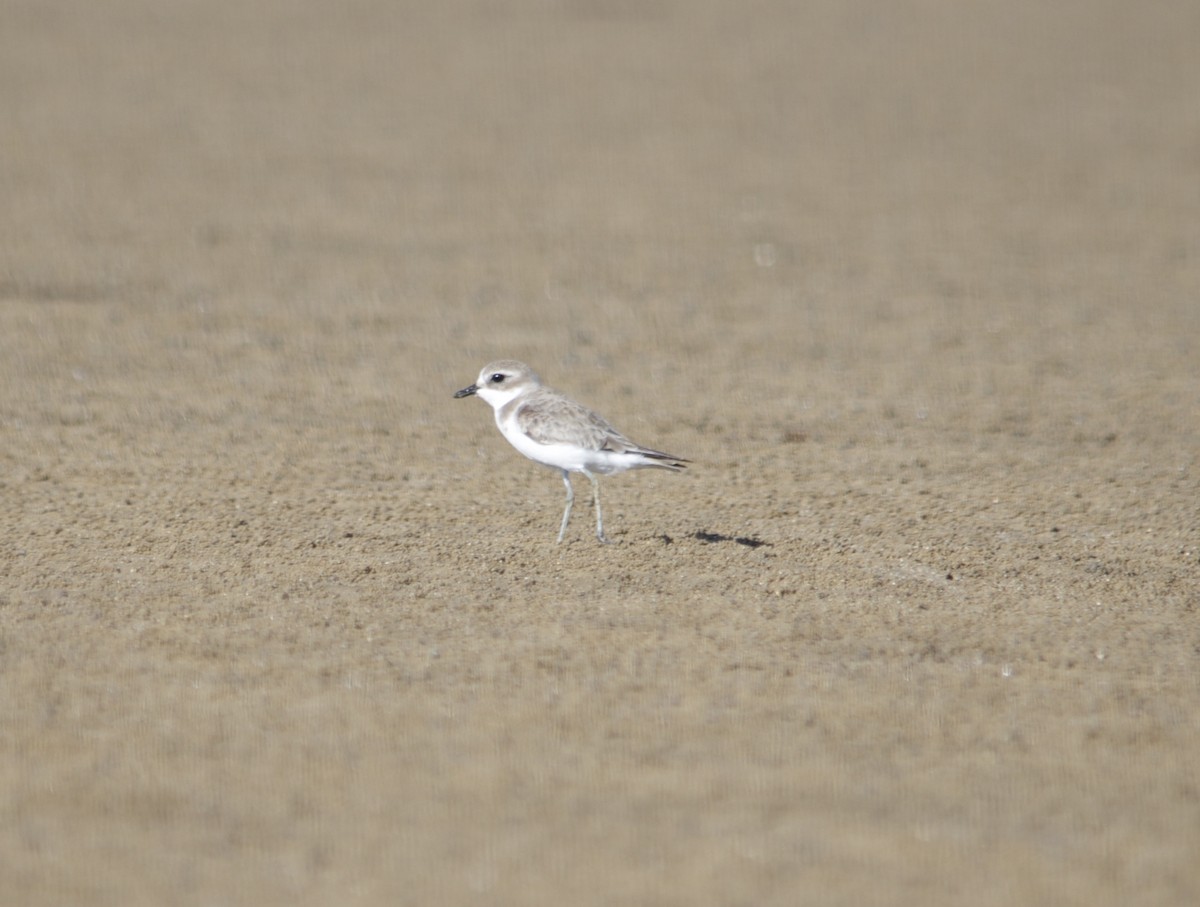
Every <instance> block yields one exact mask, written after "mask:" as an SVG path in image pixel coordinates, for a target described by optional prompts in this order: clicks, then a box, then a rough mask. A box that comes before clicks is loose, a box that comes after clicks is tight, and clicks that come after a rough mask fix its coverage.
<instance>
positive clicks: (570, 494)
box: [558, 469, 575, 543]
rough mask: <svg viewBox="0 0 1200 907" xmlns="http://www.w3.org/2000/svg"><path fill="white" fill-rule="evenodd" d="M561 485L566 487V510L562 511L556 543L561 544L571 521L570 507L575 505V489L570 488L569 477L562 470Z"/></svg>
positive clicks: (568, 474)
mask: <svg viewBox="0 0 1200 907" xmlns="http://www.w3.org/2000/svg"><path fill="white" fill-rule="evenodd" d="M563 484H564V485H566V486H567V509H566V510H564V511H563V521H562V525H561V526H559V527H558V541H559V542H560V543H561V542H562V540H563V536H564V535H566V534H567V523H568V521H570V519H571V505H572V504H574V503H575V489H574V488H572V487H571V476H570V473H568V472H567V471H566V470H565V469H564V470H563Z"/></svg>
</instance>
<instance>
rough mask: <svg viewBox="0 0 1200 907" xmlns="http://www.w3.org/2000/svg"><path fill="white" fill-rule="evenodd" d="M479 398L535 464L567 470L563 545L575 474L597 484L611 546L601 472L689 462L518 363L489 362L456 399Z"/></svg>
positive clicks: (600, 532)
mask: <svg viewBox="0 0 1200 907" xmlns="http://www.w3.org/2000/svg"><path fill="white" fill-rule="evenodd" d="M475 394H477V395H478V396H480V397H482V398H483V400H484V401H485V402H486V403H487V404H488V405H490V406H491V407H492V409H493V410H494V411H495V416H496V427H497V428H499V429H500V433H501V434H503V435H504V437H505V438H507V439H508V443H509V444H511V445H512V446H513V447H515V448H516V449H517V450H519V451H520V452H521V453H523V454H524V455H525V456H527V457H529V459H531V460H533V461H534V462H535V463H541V464H542V465H543V466H549V467H551V468H552V469H558V470H561V471H562V477H563V483H564V484H565V485H566V486H567V509H566V510H564V511H563V518H562V525H561V526H560V527H559V529H558V540H559V541H560V542H561V541H562V540H563V536H564V535H565V534H566V532H567V522H568V521H569V520H570V519H571V505H572V504H573V503H574V502H575V489H574V488H573V487H572V486H571V473H573V472H581V473H583V474H584V475H585V476H587V477H588V480H589V481H590V482H591V483H592V500H593V501H594V503H595V507H596V538H598V539H600V541H602V542H607V541H608V539H607V538H605V536H604V519H603V516H602V514H601V512H600V483H599V482H598V481H597V479H596V474H597V473H599V474H601V475H614V474H615V473H618V472H624V471H625V470H627V469H645V468H647V467H657V468H659V469H670V470H674V471H676V472H677V471H679V470H681V469H683V468H684V466H683V464H684V463H687V462H688V461H687V460H685V459H684V458H683V457H676V456H673V455H672V454H668V453H663V452H662V451H661V450H651V449H650V448H648V447H639V446H638V445H637V444H634V443H633V442H632V441H630V440H629V439H628V438H627V437H625V436H624V435H623V434H621V433H620V432H619V431H617V430H616V429H615V428H613V427H612V426H611V425H609V424H608V422H607V421H605V420H604V419H603V418H602V417H601V416H599V415H597V414H596V413H594V412H592V411H591V410H590V409H588V408H587V407H586V406H583V405H582V404H579V403H576V402H575V401H574V400H572V399H571V398H570V397H566V396H564V395H562V394H560V393H559V392H558V391H555V390H551V389H550V388H548V387H545V386H543V384H542V382H541V379H539V378H538V376H537V374H536V373H535V372H534V371H533V369H531V368H530V367H529V366H528V365H526V364H525V363H524V362H517V361H516V360H515V359H501V360H499V361H497V362H491V363H488V364H487V365H485V366H484V367H483V370H482V371H480V373H479V377H478V378H477V379H476V381H475V383H474V384H472V385H471V386H470V387H464V388H463V389H462V390H460V391H459V392H458V393H456V394H455V395H454V396H455V398H459V397H470V396H472V395H475Z"/></svg>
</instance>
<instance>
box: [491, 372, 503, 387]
mask: <svg viewBox="0 0 1200 907" xmlns="http://www.w3.org/2000/svg"><path fill="white" fill-rule="evenodd" d="M489 380H490V381H491V383H492V384H502V383H503V382H504V375H503V374H501V373H500V372H496V374H494V375H492V377H491V378H490V379H489Z"/></svg>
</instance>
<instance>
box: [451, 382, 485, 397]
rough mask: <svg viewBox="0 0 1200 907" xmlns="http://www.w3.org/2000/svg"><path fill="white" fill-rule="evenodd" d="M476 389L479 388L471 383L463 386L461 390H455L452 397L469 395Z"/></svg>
mask: <svg viewBox="0 0 1200 907" xmlns="http://www.w3.org/2000/svg"><path fill="white" fill-rule="evenodd" d="M477 390H479V388H478V387H476V386H475V385H474V384H472V385H471V386H470V387H464V388H463V389H462V390H460V391H456V392H455V394H454V399H455V400H457V399H458V398H459V397H470V396H471V395H472V394H474V393H475V392H476V391H477Z"/></svg>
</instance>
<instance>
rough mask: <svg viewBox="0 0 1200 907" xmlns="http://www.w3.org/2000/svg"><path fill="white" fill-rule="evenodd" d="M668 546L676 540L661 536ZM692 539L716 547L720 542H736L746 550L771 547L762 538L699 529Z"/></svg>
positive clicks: (664, 535) (665, 535)
mask: <svg viewBox="0 0 1200 907" xmlns="http://www.w3.org/2000/svg"><path fill="white" fill-rule="evenodd" d="M659 538H661V539H662V540H663V542H664V543H665V544H667V545H669V544H671V543H672V542H673V541H675V539H673V538H671V536H669V535H667V534H665V533H664V534H663V535H661V536H659ZM692 538H694V539H699V540H700V541H701V542H704V543H705V544H706V545H716V544H718V543H720V542H736V543H737V544H739V545H743V546H744V547H746V548H761V547H762V546H763V545H770V544H771V543H770V542H765V541H763V540H762V539H760V538H756V537H754V536H749V535H722V534H721V533H720V532H708V531H707V530H704V529H698V530H696V531H695V532H693V533H692Z"/></svg>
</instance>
